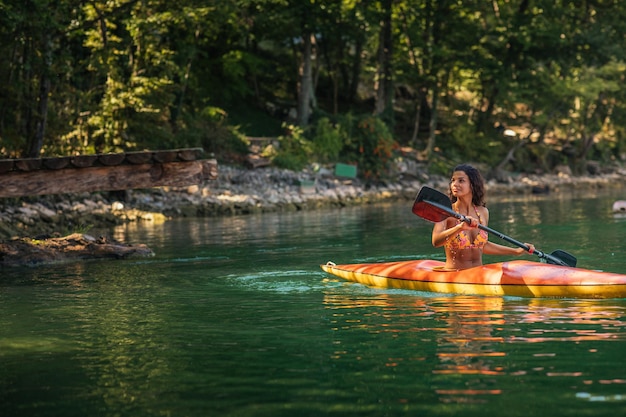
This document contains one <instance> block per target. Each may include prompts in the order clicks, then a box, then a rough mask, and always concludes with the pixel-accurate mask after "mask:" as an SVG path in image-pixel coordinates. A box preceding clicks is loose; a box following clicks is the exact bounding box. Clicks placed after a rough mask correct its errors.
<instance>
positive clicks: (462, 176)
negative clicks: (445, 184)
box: [450, 171, 472, 198]
mask: <svg viewBox="0 0 626 417" xmlns="http://www.w3.org/2000/svg"><path fill="white" fill-rule="evenodd" d="M450 191H451V192H452V195H453V196H455V197H456V198H460V197H463V196H467V195H469V196H471V195H472V184H471V183H470V179H469V177H468V176H467V174H466V173H465V172H463V171H454V173H453V174H452V178H450Z"/></svg>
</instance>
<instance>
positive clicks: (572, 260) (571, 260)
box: [550, 249, 578, 267]
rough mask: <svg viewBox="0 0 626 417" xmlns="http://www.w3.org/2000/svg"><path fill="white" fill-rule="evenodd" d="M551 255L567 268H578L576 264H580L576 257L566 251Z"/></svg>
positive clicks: (556, 251) (559, 250) (558, 251)
mask: <svg viewBox="0 0 626 417" xmlns="http://www.w3.org/2000/svg"><path fill="white" fill-rule="evenodd" d="M550 255H552V256H553V257H555V258H557V259H558V260H560V261H562V262H563V263H564V264H565V265H567V266H572V267H575V266H576V262H578V260H577V259H576V257H575V256H574V255H572V254H571V253H567V252H565V251H564V250H561V249H557V250H555V251H554V252H552V253H551V254H550Z"/></svg>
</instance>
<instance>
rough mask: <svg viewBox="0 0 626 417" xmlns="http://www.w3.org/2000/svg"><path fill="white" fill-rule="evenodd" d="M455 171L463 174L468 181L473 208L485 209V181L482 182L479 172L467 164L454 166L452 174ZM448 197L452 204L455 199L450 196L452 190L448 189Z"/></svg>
mask: <svg viewBox="0 0 626 417" xmlns="http://www.w3.org/2000/svg"><path fill="white" fill-rule="evenodd" d="M457 171H463V172H465V174H467V177H468V178H469V180H470V187H471V188H472V204H474V205H475V206H483V207H487V202H486V201H485V181H484V180H483V176H482V175H481V174H480V171H479V170H478V169H477V168H474V167H473V166H471V165H469V164H461V165H457V166H455V167H454V169H453V170H452V174H454V173H455V172H457ZM449 195H450V200H451V201H452V202H453V203H454V202H456V197H454V196H453V195H452V189H449Z"/></svg>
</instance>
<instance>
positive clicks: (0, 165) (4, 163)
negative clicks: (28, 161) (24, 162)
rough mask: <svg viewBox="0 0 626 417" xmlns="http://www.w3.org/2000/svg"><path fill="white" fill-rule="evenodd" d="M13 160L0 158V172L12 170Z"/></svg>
mask: <svg viewBox="0 0 626 417" xmlns="http://www.w3.org/2000/svg"><path fill="white" fill-rule="evenodd" d="M13 167H14V161H13V159H0V174H4V173H5V172H9V171H13Z"/></svg>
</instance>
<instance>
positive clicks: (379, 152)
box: [340, 115, 397, 180]
mask: <svg viewBox="0 0 626 417" xmlns="http://www.w3.org/2000/svg"><path fill="white" fill-rule="evenodd" d="M340 124H341V125H343V130H344V131H346V132H349V135H348V136H347V142H346V143H345V145H344V149H343V150H342V152H341V158H342V159H343V160H344V161H345V162H348V163H356V164H357V166H358V172H359V176H361V177H363V178H364V179H366V180H376V179H380V178H385V177H386V176H387V173H388V168H389V165H390V163H391V160H392V156H393V150H394V149H395V148H396V147H397V143H396V141H395V140H394V138H393V135H392V133H391V131H390V130H389V128H388V127H387V125H385V123H384V122H383V121H382V120H381V119H379V118H377V117H374V116H363V117H353V116H350V115H349V116H348V117H346V118H344V119H342V121H341V122H340Z"/></svg>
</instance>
